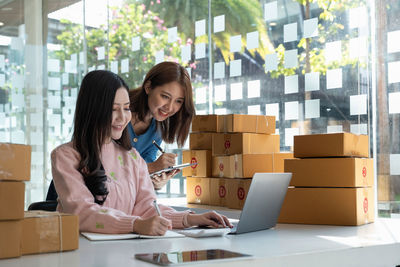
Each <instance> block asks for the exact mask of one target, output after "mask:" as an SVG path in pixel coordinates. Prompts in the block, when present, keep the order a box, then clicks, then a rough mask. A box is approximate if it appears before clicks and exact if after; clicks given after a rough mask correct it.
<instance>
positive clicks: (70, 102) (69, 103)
mask: <svg viewBox="0 0 400 267" xmlns="http://www.w3.org/2000/svg"><path fill="white" fill-rule="evenodd" d="M64 103H65V107H75V104H76V98H75V97H64Z"/></svg>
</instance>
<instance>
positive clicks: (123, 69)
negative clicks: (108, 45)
mask: <svg viewBox="0 0 400 267" xmlns="http://www.w3.org/2000/svg"><path fill="white" fill-rule="evenodd" d="M127 72H129V58H124V59H121V73H127Z"/></svg>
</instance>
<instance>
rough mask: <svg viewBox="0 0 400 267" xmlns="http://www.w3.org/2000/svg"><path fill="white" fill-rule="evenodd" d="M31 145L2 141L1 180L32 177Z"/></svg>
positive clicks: (23, 179) (26, 179)
mask: <svg viewBox="0 0 400 267" xmlns="http://www.w3.org/2000/svg"><path fill="white" fill-rule="evenodd" d="M31 151H32V148H31V146H28V145H19V144H9V143H0V180H8V181H29V180H30V179H31Z"/></svg>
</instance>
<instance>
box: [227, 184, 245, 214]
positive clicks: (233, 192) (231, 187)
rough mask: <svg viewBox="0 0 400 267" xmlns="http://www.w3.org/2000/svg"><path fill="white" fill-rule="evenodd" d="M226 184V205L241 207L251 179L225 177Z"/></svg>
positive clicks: (233, 207)
mask: <svg viewBox="0 0 400 267" xmlns="http://www.w3.org/2000/svg"><path fill="white" fill-rule="evenodd" d="M225 181H226V184H227V196H228V197H227V201H226V202H227V207H228V208H230V209H242V208H243V206H244V202H245V201H246V197H247V193H248V192H249V188H250V184H251V179H225Z"/></svg>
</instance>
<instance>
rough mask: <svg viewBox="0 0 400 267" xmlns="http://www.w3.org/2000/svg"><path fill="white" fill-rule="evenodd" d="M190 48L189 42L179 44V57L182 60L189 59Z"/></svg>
mask: <svg viewBox="0 0 400 267" xmlns="http://www.w3.org/2000/svg"><path fill="white" fill-rule="evenodd" d="M191 55H192V49H191V46H190V44H189V45H184V46H181V57H182V61H183V62H188V61H190V59H191Z"/></svg>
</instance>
